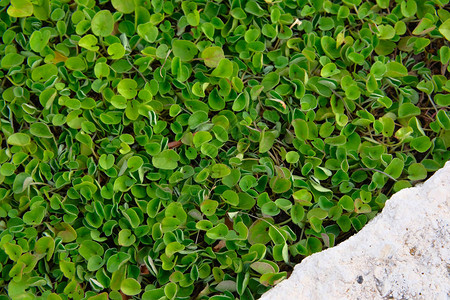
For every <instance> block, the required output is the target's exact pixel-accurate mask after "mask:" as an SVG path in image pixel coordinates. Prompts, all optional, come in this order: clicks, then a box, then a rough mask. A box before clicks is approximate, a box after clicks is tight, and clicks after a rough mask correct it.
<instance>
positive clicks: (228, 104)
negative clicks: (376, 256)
mask: <svg viewBox="0 0 450 300" xmlns="http://www.w3.org/2000/svg"><path fill="white" fill-rule="evenodd" d="M0 9H1V11H2V12H1V18H0V33H1V37H2V38H1V40H0V79H1V82H2V84H1V86H0V94H1V96H0V141H1V142H2V147H1V149H0V270H1V272H2V281H0V287H1V290H2V292H3V294H7V295H8V296H2V297H0V298H2V299H3V298H5V297H9V298H11V299H13V300H15V299H25V300H27V299H91V300H96V299H97V300H106V299H122V297H129V298H130V299H131V298H135V299H191V298H192V299H209V298H211V299H255V298H258V297H259V296H260V295H261V294H262V293H263V292H265V291H266V290H268V289H269V288H270V287H271V286H273V285H275V284H277V283H278V282H280V281H281V280H283V279H284V278H286V277H287V274H288V272H287V270H291V269H292V267H293V266H294V264H295V263H298V262H300V261H301V260H302V259H303V258H304V257H305V256H308V255H310V254H312V253H315V252H318V251H321V250H322V249H324V248H328V247H332V246H334V245H335V244H336V243H338V242H340V241H342V240H343V239H345V238H346V237H348V236H349V235H350V234H351V233H354V232H356V231H359V230H361V228H363V226H364V225H365V224H366V223H367V222H368V221H369V220H370V219H372V218H373V217H374V216H375V215H376V214H377V213H378V212H379V211H380V210H381V209H382V208H383V207H384V203H385V201H386V200H387V199H388V198H389V197H390V195H392V193H394V192H396V191H399V190H401V189H403V188H407V187H410V186H412V185H413V184H415V183H416V182H418V181H422V180H425V179H426V178H427V177H428V176H429V174H430V172H434V171H436V170H437V169H439V168H440V167H442V166H443V165H444V163H445V162H446V161H447V160H449V159H450V151H449V147H450V113H449V110H448V107H449V104H450V98H449V95H450V81H449V80H448V79H447V78H449V72H450V67H449V62H450V48H449V45H450V44H449V40H450V13H449V11H448V1H447V0H435V1H419V0H397V1H388V0H376V1H361V0H343V1H338V0H337V1H315V0H314V1H313V0H299V1H254V0H248V1H247V0H245V1H230V2H226V1H171V0H152V1H141V0H112V1H93V0H75V1H53V0H32V1H31V0H11V1H0Z"/></svg>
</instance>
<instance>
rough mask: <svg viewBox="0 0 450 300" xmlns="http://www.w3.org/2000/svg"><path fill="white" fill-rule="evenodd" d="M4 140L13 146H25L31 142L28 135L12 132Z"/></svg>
mask: <svg viewBox="0 0 450 300" xmlns="http://www.w3.org/2000/svg"><path fill="white" fill-rule="evenodd" d="M6 142H7V143H8V144H10V145H13V146H21V147H25V146H28V145H29V144H30V143H31V139H30V136H29V135H28V134H25V133H20V132H19V133H14V134H12V135H10V136H9V137H8V139H7V140H6Z"/></svg>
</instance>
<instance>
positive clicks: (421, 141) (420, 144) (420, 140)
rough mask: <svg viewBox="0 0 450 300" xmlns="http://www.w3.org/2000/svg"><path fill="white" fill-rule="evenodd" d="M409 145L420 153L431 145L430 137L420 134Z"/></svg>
mask: <svg viewBox="0 0 450 300" xmlns="http://www.w3.org/2000/svg"><path fill="white" fill-rule="evenodd" d="M411 147H412V148H413V149H415V150H417V151H419V152H420V153H423V152H426V151H427V150H428V149H430V147H431V141H430V138H429V137H427V136H420V137H417V138H415V139H413V140H412V141H411Z"/></svg>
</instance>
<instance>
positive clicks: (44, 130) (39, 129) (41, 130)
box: [30, 123, 53, 138]
mask: <svg viewBox="0 0 450 300" xmlns="http://www.w3.org/2000/svg"><path fill="white" fill-rule="evenodd" d="M30 133H31V134H32V135H35V136H37V137H41V138H53V134H52V132H51V131H50V128H49V127H48V126H47V125H46V124H44V123H33V124H31V125H30Z"/></svg>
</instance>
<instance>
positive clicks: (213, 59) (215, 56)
mask: <svg viewBox="0 0 450 300" xmlns="http://www.w3.org/2000/svg"><path fill="white" fill-rule="evenodd" d="M201 56H202V58H203V60H204V62H205V65H206V66H208V67H210V68H216V67H217V66H218V65H219V63H220V61H221V60H222V59H224V58H225V54H224V53H223V50H222V48H220V47H217V46H212V47H208V48H205V49H204V50H203V51H202V55H201ZM231 68H233V66H232V65H231Z"/></svg>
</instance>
